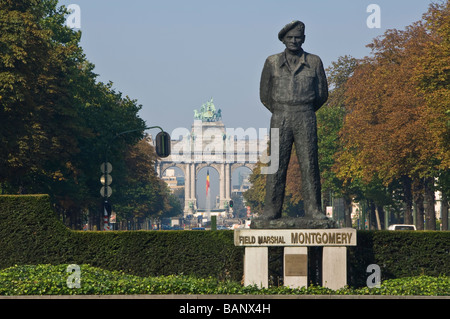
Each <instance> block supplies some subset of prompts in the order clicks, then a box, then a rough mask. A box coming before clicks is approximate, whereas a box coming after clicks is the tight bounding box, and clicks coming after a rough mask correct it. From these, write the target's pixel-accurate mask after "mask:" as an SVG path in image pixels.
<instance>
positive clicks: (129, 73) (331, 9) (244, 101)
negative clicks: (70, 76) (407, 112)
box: [60, 0, 430, 201]
mask: <svg viewBox="0 0 450 319" xmlns="http://www.w3.org/2000/svg"><path fill="white" fill-rule="evenodd" d="M429 3H430V1H429V0H370V1H366V0H342V1H337V0H314V1H313V0H308V1H305V0H294V1H293V0H220V1H216V0H171V1H167V0H159V1H153V0H128V1H124V0H69V1H60V4H64V5H66V6H67V5H69V4H77V5H79V7H80V9H81V28H80V29H81V31H82V38H81V45H82V47H83V49H84V52H85V53H86V56H87V58H88V60H89V61H90V62H92V63H94V64H95V72H96V73H97V74H99V77H98V80H99V81H102V82H108V81H112V82H113V83H114V88H115V89H116V90H118V91H120V92H122V93H123V94H124V95H128V96H129V97H130V98H132V99H136V100H137V101H138V104H142V110H141V112H140V116H141V117H142V118H143V119H144V120H145V121H146V123H147V126H153V125H158V126H161V127H162V128H163V129H164V130H165V131H167V132H169V133H171V132H172V131H173V130H174V129H175V128H177V127H185V128H188V129H190V128H191V125H192V123H193V116H194V112H193V110H194V109H199V108H200V107H201V105H202V104H203V103H205V102H206V101H208V100H209V99H210V98H211V97H213V98H214V103H215V105H216V108H220V109H221V110H222V119H223V122H224V124H225V125H226V126H227V127H230V128H239V127H241V128H244V129H248V128H251V127H253V128H256V131H258V128H266V127H268V126H269V121H270V113H269V111H267V110H266V109H265V108H264V107H263V106H262V104H261V102H260V101H259V80H260V76H261V71H262V67H263V64H264V61H265V59H266V58H267V56H269V55H272V54H275V53H279V52H281V51H283V50H284V45H283V44H282V43H281V42H280V41H279V40H278V38H277V35H278V32H279V30H280V29H281V28H282V27H283V26H284V25H286V24H287V23H289V22H290V21H292V20H301V21H303V22H304V23H305V25H306V31H305V32H306V41H305V43H304V45H303V48H304V49H305V51H307V52H310V53H314V54H317V55H319V56H320V57H321V58H322V61H323V63H324V66H325V68H326V67H328V66H329V65H330V64H331V62H332V61H336V60H337V59H338V57H339V56H343V55H351V56H353V57H355V58H362V57H364V56H366V55H369V54H370V51H369V49H368V48H366V45H367V44H368V43H370V42H371V41H372V39H373V38H374V37H376V36H379V35H382V34H383V33H384V32H385V31H386V30H387V29H392V28H396V29H404V28H405V26H407V25H410V24H411V23H413V22H415V21H417V20H420V19H421V17H422V14H423V13H425V12H426V11H427V8H428V5H429ZM370 4H377V5H378V6H379V7H380V9H381V28H369V27H368V26H367V23H366V20H367V18H368V17H369V15H371V12H366V10H367V7H368V6H369V5H370ZM130 129H132V128H130ZM149 133H153V135H154V134H156V133H157V131H150V132H149ZM202 174H203V175H205V176H206V172H205V171H203V172H202ZM210 175H211V191H212V193H213V194H214V195H215V194H216V193H218V181H216V180H217V179H218V173H217V172H215V170H211V171H210ZM200 180H202V177H200V176H199V181H200ZM199 184H201V185H202V189H204V185H203V183H199ZM199 193H201V192H200V191H199ZM200 196H201V194H200ZM213 198H214V196H213ZM199 201H203V200H201V199H199Z"/></svg>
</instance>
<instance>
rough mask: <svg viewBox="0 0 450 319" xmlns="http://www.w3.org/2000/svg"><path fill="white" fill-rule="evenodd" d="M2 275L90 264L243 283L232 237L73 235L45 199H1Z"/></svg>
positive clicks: (156, 233)
mask: <svg viewBox="0 0 450 319" xmlns="http://www.w3.org/2000/svg"><path fill="white" fill-rule="evenodd" d="M0 243H1V245H2V248H1V249H0V269H2V268H6V267H11V266H14V265H24V264H64V263H75V264H90V265H92V266H95V267H100V268H103V269H107V270H124V271H126V272H128V273H130V274H134V275H140V276H159V275H170V274H185V275H193V276H198V277H208V276H214V277H217V278H221V279H232V280H241V279H242V269H243V251H244V250H243V249H242V248H237V247H235V246H234V243H233V232H232V231H109V232H101V231H98V232H83V231H71V230H70V229H68V228H66V227H65V226H64V225H63V223H62V222H61V221H59V220H58V219H57V217H56V214H55V213H54V212H53V211H52V209H51V205H50V199H49V196H47V195H30V196H11V195H3V196H0Z"/></svg>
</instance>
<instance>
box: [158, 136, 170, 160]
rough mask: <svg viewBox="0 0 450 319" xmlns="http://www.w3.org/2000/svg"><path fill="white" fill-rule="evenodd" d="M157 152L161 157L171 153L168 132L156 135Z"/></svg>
mask: <svg viewBox="0 0 450 319" xmlns="http://www.w3.org/2000/svg"><path fill="white" fill-rule="evenodd" d="M156 154H158V156H159V157H167V156H169V155H170V135H169V133H167V132H159V133H158V134H157V135H156Z"/></svg>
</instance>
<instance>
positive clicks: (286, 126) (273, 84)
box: [260, 21, 328, 220]
mask: <svg viewBox="0 0 450 319" xmlns="http://www.w3.org/2000/svg"><path fill="white" fill-rule="evenodd" d="M278 38H279V40H280V41H282V42H283V43H284V44H285V46H286V50H285V51H284V52H282V53H278V54H275V55H272V56H269V57H268V58H267V60H266V62H265V64H264V69H263V71H262V75H261V83H260V98H261V102H262V104H263V105H264V106H265V107H266V108H267V109H268V110H269V111H270V112H271V113H272V118H271V121H270V127H271V128H278V130H279V150H278V155H279V168H278V170H277V172H276V173H274V174H269V175H267V184H266V198H265V207H264V212H263V214H262V216H261V218H260V219H261V220H274V219H278V218H281V210H282V205H283V200H284V194H285V185H286V173H287V169H288V165H289V159H290V155H291V150H292V144H293V143H294V144H295V149H296V151H297V158H298V162H299V165H300V171H301V177H302V184H301V185H302V195H303V200H304V209H305V218H306V219H315V220H317V219H319V220H323V219H327V218H326V216H325V215H324V213H323V212H322V208H321V189H320V175H319V163H318V154H317V125H316V114H315V112H316V111H317V110H318V109H319V108H320V107H321V106H322V105H323V104H324V103H325V102H326V100H327V98H328V84H327V79H326V76H325V71H324V69H323V64H322V61H321V59H320V58H319V57H318V56H317V55H314V54H310V53H307V52H305V51H304V50H303V49H302V44H303V42H304V41H305V25H304V23H303V22H301V21H292V22H291V23H289V24H287V25H286V26H285V27H284V28H283V29H282V30H281V31H280V32H279V34H278ZM271 138H273V137H271ZM274 151H276V150H271V153H272V155H271V156H272V157H273V154H274Z"/></svg>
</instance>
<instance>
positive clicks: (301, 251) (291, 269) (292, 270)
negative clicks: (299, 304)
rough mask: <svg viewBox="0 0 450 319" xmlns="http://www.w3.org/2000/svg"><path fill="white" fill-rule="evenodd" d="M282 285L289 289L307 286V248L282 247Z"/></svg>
mask: <svg viewBox="0 0 450 319" xmlns="http://www.w3.org/2000/svg"><path fill="white" fill-rule="evenodd" d="M283 255H284V256H283V266H284V267H283V272H284V285H285V286H287V287H290V288H301V287H306V286H308V248H307V247H284V254H283Z"/></svg>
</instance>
